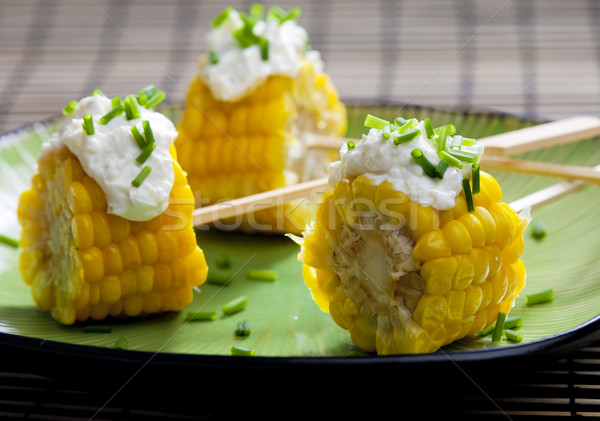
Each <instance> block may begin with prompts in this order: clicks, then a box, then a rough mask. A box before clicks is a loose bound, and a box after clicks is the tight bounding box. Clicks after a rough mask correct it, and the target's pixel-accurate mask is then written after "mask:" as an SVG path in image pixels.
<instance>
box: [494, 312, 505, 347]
mask: <svg viewBox="0 0 600 421" xmlns="http://www.w3.org/2000/svg"><path fill="white" fill-rule="evenodd" d="M505 320H506V313H504V312H502V311H500V312H499V313H498V317H497V318H496V326H495V327H494V333H493V334H492V342H500V339H502V331H503V330H504V321H505Z"/></svg>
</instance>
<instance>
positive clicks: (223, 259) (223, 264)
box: [217, 253, 231, 269]
mask: <svg viewBox="0 0 600 421" xmlns="http://www.w3.org/2000/svg"><path fill="white" fill-rule="evenodd" d="M217 266H218V267H219V268H221V269H229V268H231V257H229V255H228V254H227V253H223V254H221V255H220V256H219V258H218V259H217Z"/></svg>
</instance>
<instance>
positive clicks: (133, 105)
mask: <svg viewBox="0 0 600 421" xmlns="http://www.w3.org/2000/svg"><path fill="white" fill-rule="evenodd" d="M123 107H124V108H125V116H126V117H127V120H133V119H135V118H140V115H141V114H140V109H139V108H138V103H137V99H135V97H134V96H133V95H127V96H126V97H125V100H124V101H123Z"/></svg>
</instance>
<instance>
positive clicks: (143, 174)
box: [131, 166, 152, 187]
mask: <svg viewBox="0 0 600 421" xmlns="http://www.w3.org/2000/svg"><path fill="white" fill-rule="evenodd" d="M150 172H152V168H150V167H148V166H145V167H144V168H142V171H140V173H139V174H138V175H137V177H135V178H134V179H133V181H132V182H131V185H132V186H133V187H139V186H141V185H142V183H143V182H144V180H145V179H146V177H148V175H150Z"/></svg>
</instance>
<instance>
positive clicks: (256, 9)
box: [250, 3, 265, 21]
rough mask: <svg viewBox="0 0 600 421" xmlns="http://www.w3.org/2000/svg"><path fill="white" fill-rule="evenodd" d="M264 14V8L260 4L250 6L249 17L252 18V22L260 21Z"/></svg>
mask: <svg viewBox="0 0 600 421" xmlns="http://www.w3.org/2000/svg"><path fill="white" fill-rule="evenodd" d="M264 14H265V7H264V6H263V5H262V4H258V3H255V4H253V5H252V6H250V16H252V18H253V19H254V20H257V21H259V20H262V18H263V16H264Z"/></svg>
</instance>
